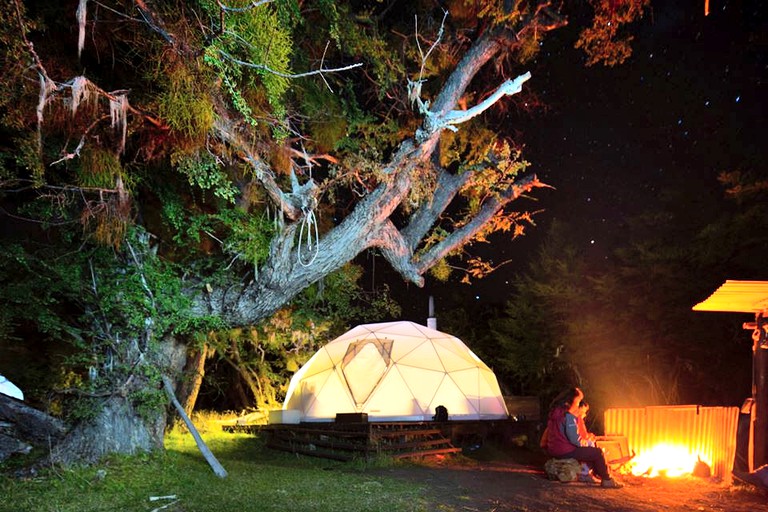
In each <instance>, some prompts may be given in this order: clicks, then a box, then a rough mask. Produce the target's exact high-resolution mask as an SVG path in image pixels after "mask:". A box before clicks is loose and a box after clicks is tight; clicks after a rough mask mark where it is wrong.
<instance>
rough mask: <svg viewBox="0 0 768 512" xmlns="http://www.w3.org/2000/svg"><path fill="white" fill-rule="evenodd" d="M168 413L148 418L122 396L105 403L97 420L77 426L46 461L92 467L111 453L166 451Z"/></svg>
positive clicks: (110, 398)
mask: <svg viewBox="0 0 768 512" xmlns="http://www.w3.org/2000/svg"><path fill="white" fill-rule="evenodd" d="M165 420H166V418H165V411H163V412H162V413H160V414H157V415H154V417H153V418H151V419H144V418H142V417H141V415H140V414H139V413H138V412H137V411H136V409H135V407H134V406H133V404H132V403H131V401H130V400H129V399H127V398H125V397H122V396H112V397H109V398H107V399H105V400H104V402H103V403H102V404H101V406H100V409H99V411H98V413H97V416H96V418H94V419H93V420H90V421H85V422H82V423H80V424H78V425H76V426H75V427H74V428H73V429H72V430H71V431H70V432H69V434H68V435H67V437H66V438H64V440H63V441H62V442H61V443H59V444H57V445H56V446H55V447H53V449H52V450H51V454H50V456H49V458H48V460H47V461H46V462H47V463H51V464H62V465H64V466H70V465H72V464H75V463H86V464H92V463H94V462H97V461H99V460H100V459H101V458H102V457H104V456H106V455H109V454H111V453H122V454H130V455H133V454H136V453H141V452H149V451H154V450H159V449H162V447H163V432H164V430H165Z"/></svg>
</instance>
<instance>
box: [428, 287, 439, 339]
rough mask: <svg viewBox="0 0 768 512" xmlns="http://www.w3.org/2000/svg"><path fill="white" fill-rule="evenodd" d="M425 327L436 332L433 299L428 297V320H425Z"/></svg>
mask: <svg viewBox="0 0 768 512" xmlns="http://www.w3.org/2000/svg"><path fill="white" fill-rule="evenodd" d="M427 327H429V328H430V329H435V330H437V318H435V299H434V298H433V297H432V296H431V295H430V296H429V318H427Z"/></svg>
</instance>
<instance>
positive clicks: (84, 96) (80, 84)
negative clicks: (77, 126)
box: [70, 76, 93, 117]
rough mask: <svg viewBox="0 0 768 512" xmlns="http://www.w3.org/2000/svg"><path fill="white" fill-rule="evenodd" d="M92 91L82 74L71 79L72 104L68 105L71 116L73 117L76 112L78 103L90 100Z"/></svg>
mask: <svg viewBox="0 0 768 512" xmlns="http://www.w3.org/2000/svg"><path fill="white" fill-rule="evenodd" d="M92 92H93V90H92V87H91V86H90V82H89V81H88V79H87V78H85V77H84V76H76V77H75V78H73V79H72V104H71V105H70V109H71V111H72V117H75V114H77V109H78V107H79V106H80V103H84V104H85V103H88V102H89V101H90V99H91V97H92V94H91V93H92Z"/></svg>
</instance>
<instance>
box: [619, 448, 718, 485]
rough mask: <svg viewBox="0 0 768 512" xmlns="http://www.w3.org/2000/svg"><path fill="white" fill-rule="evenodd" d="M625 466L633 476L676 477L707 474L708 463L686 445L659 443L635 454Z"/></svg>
mask: <svg viewBox="0 0 768 512" xmlns="http://www.w3.org/2000/svg"><path fill="white" fill-rule="evenodd" d="M627 466H628V467H627V469H628V471H629V473H631V474H633V475H635V476H647V477H656V476H667V477H678V476H684V475H691V474H696V475H697V476H709V474H708V473H709V471H708V468H709V467H710V464H709V463H707V461H704V460H702V459H701V457H700V456H698V455H694V454H692V453H691V452H690V450H689V449H688V447H686V446H680V445H674V444H669V443H660V444H657V445H656V446H654V447H653V448H651V449H649V450H647V451H644V452H643V453H639V454H637V455H636V456H635V457H634V458H633V459H632V461H631V462H630V463H629V464H627Z"/></svg>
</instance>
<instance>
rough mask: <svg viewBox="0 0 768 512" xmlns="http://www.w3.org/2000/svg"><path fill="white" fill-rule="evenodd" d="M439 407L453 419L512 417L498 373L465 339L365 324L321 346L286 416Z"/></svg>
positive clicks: (419, 413) (391, 414) (424, 416)
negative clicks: (443, 407) (481, 358)
mask: <svg viewBox="0 0 768 512" xmlns="http://www.w3.org/2000/svg"><path fill="white" fill-rule="evenodd" d="M439 405H443V406H445V407H446V408H447V409H448V416H449V419H450V420H496V419H506V418H507V417H508V413H507V408H506V405H505V404H504V399H503V397H502V395H501V391H500V389H499V385H498V382H497V381H496V376H495V375H494V374H493V372H492V371H491V369H490V368H488V366H486V364H485V363H483V362H482V361H481V360H480V358H478V357H477V356H476V355H475V354H474V353H473V352H472V351H471V350H470V349H469V348H468V347H467V346H466V345H465V344H464V343H463V342H462V341H461V340H460V339H458V338H456V337H455V336H451V335H450V334H445V333H442V332H440V331H437V330H434V329H430V328H428V327H424V326H422V325H418V324H416V323H413V322H388V323H378V324H367V325H359V326H357V327H355V328H354V329H352V330H350V331H348V332H347V333H345V334H343V335H341V336H339V337H338V338H336V339H335V340H333V341H331V342H330V343H328V344H327V345H325V346H324V347H322V348H321V349H320V350H318V351H317V352H316V353H315V354H314V355H313V356H312V357H311V358H310V360H309V361H307V363H306V364H305V365H304V366H302V367H301V369H299V371H298V372H296V374H295V375H294V376H293V378H292V379H291V383H290V385H289V387H288V393H287V395H286V399H285V403H284V404H283V413H286V414H283V415H282V416H283V418H288V417H289V416H292V417H293V418H294V421H295V420H297V421H303V422H322V421H333V420H334V419H335V418H336V415H337V414H339V413H366V414H367V415H368V420H369V421H375V422H396V421H430V420H432V418H433V416H434V414H435V409H436V408H437V407H438V406H439ZM288 413H294V414H292V415H291V414H288ZM296 413H298V414H296ZM294 421H289V420H287V419H286V420H285V422H294Z"/></svg>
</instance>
